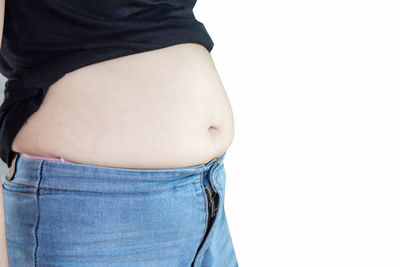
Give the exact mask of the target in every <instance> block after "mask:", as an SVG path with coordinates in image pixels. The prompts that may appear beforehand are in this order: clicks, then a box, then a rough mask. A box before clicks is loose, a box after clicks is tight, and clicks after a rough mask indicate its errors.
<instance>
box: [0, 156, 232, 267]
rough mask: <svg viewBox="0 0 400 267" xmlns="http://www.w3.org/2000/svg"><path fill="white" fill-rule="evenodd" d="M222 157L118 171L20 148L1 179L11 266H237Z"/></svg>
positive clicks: (120, 169)
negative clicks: (186, 164)
mask: <svg viewBox="0 0 400 267" xmlns="http://www.w3.org/2000/svg"><path fill="white" fill-rule="evenodd" d="M224 157H225V153H224V154H223V155H222V156H221V157H220V158H219V160H218V159H213V160H211V161H210V162H209V163H207V164H203V165H197V166H192V167H185V168H169V169H124V168H111V167H104V166H94V165H85V164H77V163H72V162H55V161H49V160H38V159H32V158H27V157H24V156H22V155H21V154H19V153H18V154H17V156H16V161H15V171H14V172H13V175H12V177H11V178H8V177H6V176H3V178H2V186H3V196H4V206H5V207H4V208H5V216H6V234H7V249H8V257H9V263H10V267H29V266H39V267H50V266H52V267H53V266H57V267H71V266H73V267H80V266H93V267H102V266H115V267H117V266H118V267H123V266H132V267H136V266H137V267H153V266H154V267H164V266H165V267H174V266H177V267H181V266H182V267H186V266H188V267H199V266H214V267H234V266H238V263H237V259H236V255H235V251H234V248H233V244H232V239H231V235H230V232H229V228H228V223H227V220H226V216H225V210H224V194H225V179H226V173H225V169H224V164H223V159H224ZM206 187H207V188H210V189H211V191H208V190H206V189H207V188H206ZM210 192H211V193H214V196H215V197H214V198H210V194H209V193H210ZM211 195H212V194H211ZM211 204H213V205H211ZM210 206H212V207H214V208H215V209H214V213H213V212H212V208H210ZM213 214H214V216H212V215H213ZM209 219H210V220H209Z"/></svg>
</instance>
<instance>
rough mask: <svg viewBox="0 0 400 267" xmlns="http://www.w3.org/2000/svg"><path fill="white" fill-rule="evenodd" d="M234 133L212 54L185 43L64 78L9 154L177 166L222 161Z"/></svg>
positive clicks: (112, 164) (118, 165)
mask: <svg viewBox="0 0 400 267" xmlns="http://www.w3.org/2000/svg"><path fill="white" fill-rule="evenodd" d="M233 134H234V122H233V113H232V109H231V105H230V102H229V100H228V96H227V94H226V92H225V89H224V87H223V85H222V82H221V80H220V77H219V75H218V72H217V70H216V67H215V65H214V62H213V60H212V57H211V55H210V54H209V52H208V51H207V50H206V49H205V48H204V47H203V46H201V45H199V44H196V43H185V44H178V45H174V46H170V47H166V48H162V49H157V50H152V51H147V52H143V53H138V54H132V55H128V56H124V57H119V58H115V59H111V60H107V61H103V62H100V63H96V64H93V65H89V66H85V67H83V68H80V69H77V70H75V71H73V72H70V73H68V74H66V75H65V76H64V77H62V78H61V79H60V80H58V81H57V82H56V83H54V84H53V85H52V86H51V87H50V88H49V90H48V92H47V94H46V97H45V99H44V101H43V103H42V105H41V107H40V108H39V110H38V111H37V112H35V113H34V114H33V115H32V116H31V117H30V118H29V119H28V120H27V123H25V124H24V125H23V127H22V128H21V129H20V131H19V132H18V134H17V136H16V137H15V139H14V141H13V143H12V146H11V149H12V150H13V151H16V152H20V153H28V154H34V155H39V156H44V157H57V158H58V157H60V158H64V159H66V160H68V161H72V162H76V163H83V164H92V165H100V166H109V167H116V168H178V167H186V166H194V165H199V164H204V163H207V162H209V161H210V160H211V159H213V158H217V157H219V156H220V155H222V154H223V153H224V152H225V151H226V150H227V149H228V147H229V146H230V145H231V143H232V141H233Z"/></svg>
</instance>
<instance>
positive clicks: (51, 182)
mask: <svg viewBox="0 0 400 267" xmlns="http://www.w3.org/2000/svg"><path fill="white" fill-rule="evenodd" d="M225 155H226V152H224V153H223V154H222V155H221V156H220V157H219V158H215V159H212V160H211V161H210V162H208V163H207V164H201V165H196V166H190V167H182V168H164V169H130V168H114V167H106V166H97V165H87V164H81V163H73V162H58V161H49V160H42V159H33V158H28V157H24V156H22V155H21V154H20V153H18V154H17V159H16V161H15V171H14V175H13V176H12V178H11V179H8V180H9V181H10V182H12V183H13V184H14V185H18V184H21V186H23V187H24V189H25V190H26V186H28V187H31V189H32V192H36V191H37V189H38V188H40V189H51V190H64V191H68V190H70V191H83V192H94V193H139V192H150V191H159V190H164V189H167V188H170V187H176V186H180V185H186V184H189V183H195V182H200V179H201V178H202V177H203V174H205V173H207V172H209V175H210V172H215V171H217V170H218V169H220V168H223V160H224V158H225ZM3 178H4V177H3Z"/></svg>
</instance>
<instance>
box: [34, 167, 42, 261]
mask: <svg viewBox="0 0 400 267" xmlns="http://www.w3.org/2000/svg"><path fill="white" fill-rule="evenodd" d="M43 165H44V161H43V160H42V163H41V164H40V170H39V181H38V191H37V194H36V204H37V213H38V218H37V221H36V226H35V250H34V258H35V266H37V256H36V252H37V248H38V243H39V242H38V236H37V229H38V227H39V219H40V209H39V189H40V182H41V181H42V172H43Z"/></svg>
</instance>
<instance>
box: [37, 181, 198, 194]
mask: <svg viewBox="0 0 400 267" xmlns="http://www.w3.org/2000/svg"><path fill="white" fill-rule="evenodd" d="M195 183H200V182H199V181H194V182H190V183H186V184H181V185H176V186H169V187H164V188H161V189H157V190H148V191H139V192H97V191H86V190H69V189H59V188H49V187H38V189H40V190H48V191H52V190H54V191H62V192H76V193H93V194H140V193H151V192H158V191H165V190H168V189H171V188H176V187H181V186H186V185H190V184H195Z"/></svg>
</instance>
